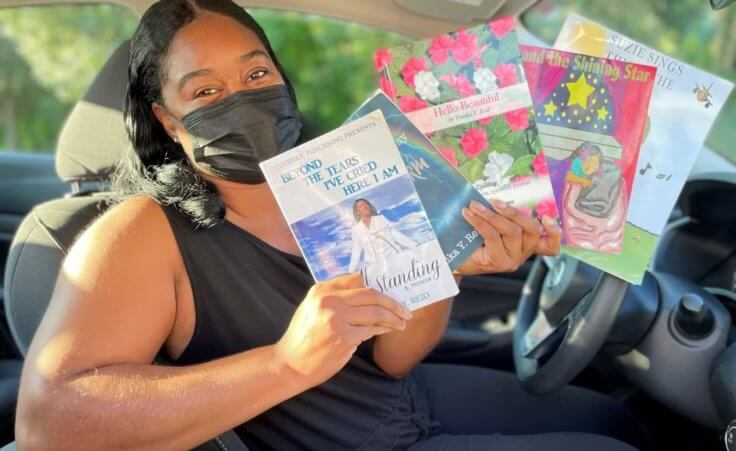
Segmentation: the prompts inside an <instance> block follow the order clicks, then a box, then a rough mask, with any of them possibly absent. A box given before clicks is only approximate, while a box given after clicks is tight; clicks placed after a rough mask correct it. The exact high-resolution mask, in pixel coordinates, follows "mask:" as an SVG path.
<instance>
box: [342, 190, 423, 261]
mask: <svg viewBox="0 0 736 451" xmlns="http://www.w3.org/2000/svg"><path fill="white" fill-rule="evenodd" d="M353 216H354V217H355V225H354V226H353V227H352V228H351V230H350V232H351V237H352V240H353V250H352V252H351V253H350V265H349V267H348V268H349V269H348V271H349V272H356V271H359V270H360V268H361V267H362V266H363V265H361V260H360V257H361V255H363V262H364V263H365V264H370V263H373V262H375V261H376V260H378V259H380V258H386V257H388V256H389V255H394V254H398V253H399V252H401V251H402V250H404V249H410V248H412V247H416V245H417V243H415V242H414V241H412V240H411V239H410V238H409V237H407V236H406V235H404V234H403V233H401V231H400V230H398V229H397V228H396V227H394V225H393V224H392V223H391V221H389V220H388V219H386V217H385V216H383V215H380V214H378V211H377V210H376V207H374V206H373V204H372V203H370V202H369V201H367V200H366V199H357V200H356V201H355V202H353Z"/></svg>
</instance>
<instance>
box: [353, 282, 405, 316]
mask: <svg viewBox="0 0 736 451" xmlns="http://www.w3.org/2000/svg"><path fill="white" fill-rule="evenodd" d="M344 298H345V304H347V305H349V306H351V307H363V306H372V307H380V308H382V309H384V310H387V311H389V312H391V313H393V314H394V315H396V316H398V317H399V318H403V319H410V318H411V317H412V313H411V311H409V309H408V308H406V307H404V305H403V304H401V303H400V302H398V301H396V300H394V299H392V298H391V297H389V296H386V295H385V294H383V293H381V292H380V291H378V290H375V289H373V288H369V287H365V288H354V289H352V290H347V291H346V292H345V293H344Z"/></svg>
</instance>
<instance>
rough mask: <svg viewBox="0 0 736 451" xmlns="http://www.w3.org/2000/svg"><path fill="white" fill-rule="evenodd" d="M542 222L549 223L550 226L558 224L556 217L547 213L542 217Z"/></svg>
mask: <svg viewBox="0 0 736 451" xmlns="http://www.w3.org/2000/svg"><path fill="white" fill-rule="evenodd" d="M542 222H544V223H545V224H547V225H548V226H550V227H551V226H556V225H557V221H555V220H554V219H552V217H551V216H547V215H545V216H543V217H542Z"/></svg>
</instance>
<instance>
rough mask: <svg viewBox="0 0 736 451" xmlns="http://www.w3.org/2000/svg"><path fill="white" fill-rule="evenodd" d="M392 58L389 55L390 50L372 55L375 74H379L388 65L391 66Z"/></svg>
mask: <svg viewBox="0 0 736 451" xmlns="http://www.w3.org/2000/svg"><path fill="white" fill-rule="evenodd" d="M392 58H393V56H392V55H391V50H389V49H382V50H379V51H377V52H376V53H375V54H374V55H373V63H374V64H375V65H376V72H381V71H382V70H383V69H385V68H386V66H388V65H389V64H391V59H392Z"/></svg>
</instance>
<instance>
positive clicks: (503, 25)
mask: <svg viewBox="0 0 736 451" xmlns="http://www.w3.org/2000/svg"><path fill="white" fill-rule="evenodd" d="M488 27H489V28H490V29H491V33H493V35H494V36H496V37H499V38H502V37H504V36H506V35H507V34H509V31H511V30H513V29H514V19H513V18H511V17H503V18H501V19H498V20H494V21H492V22H489V23H488Z"/></svg>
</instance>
